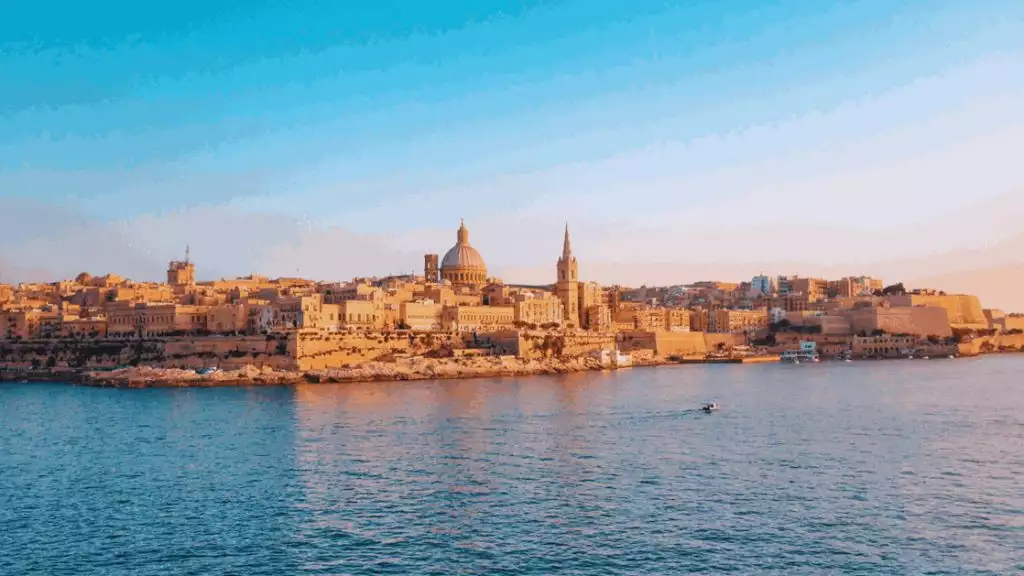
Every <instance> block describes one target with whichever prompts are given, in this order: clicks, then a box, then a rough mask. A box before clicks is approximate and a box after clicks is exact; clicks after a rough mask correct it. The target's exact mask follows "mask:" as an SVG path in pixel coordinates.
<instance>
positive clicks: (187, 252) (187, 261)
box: [185, 244, 189, 264]
mask: <svg viewBox="0 0 1024 576" xmlns="http://www.w3.org/2000/svg"><path fill="white" fill-rule="evenodd" d="M188 256H189V245H188V244H185V264H188V263H189V260H188Z"/></svg>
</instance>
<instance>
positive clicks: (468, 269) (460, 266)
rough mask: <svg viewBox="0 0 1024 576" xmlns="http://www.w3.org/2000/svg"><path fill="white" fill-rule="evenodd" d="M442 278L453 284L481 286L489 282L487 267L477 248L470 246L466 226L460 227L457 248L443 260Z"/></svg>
mask: <svg viewBox="0 0 1024 576" xmlns="http://www.w3.org/2000/svg"><path fill="white" fill-rule="evenodd" d="M441 278H443V279H445V280H450V281H451V282H452V283H453V284H481V283H483V282H485V281H486V280H487V265H486V264H484V259H483V257H482V256H480V253H479V252H477V251H476V248H473V247H472V246H470V245H469V231H468V230H466V225H465V224H462V225H460V226H459V231H458V234H457V241H456V243H455V246H452V248H451V250H449V251H448V252H447V253H445V255H444V258H443V259H442V260H441Z"/></svg>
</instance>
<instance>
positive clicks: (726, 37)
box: [0, 0, 1024, 282]
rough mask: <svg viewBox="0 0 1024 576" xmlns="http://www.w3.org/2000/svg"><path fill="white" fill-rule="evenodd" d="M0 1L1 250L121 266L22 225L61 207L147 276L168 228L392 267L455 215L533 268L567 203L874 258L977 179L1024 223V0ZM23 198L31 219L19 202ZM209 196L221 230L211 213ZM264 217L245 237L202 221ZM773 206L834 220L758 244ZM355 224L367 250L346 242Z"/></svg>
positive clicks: (653, 229)
mask: <svg viewBox="0 0 1024 576" xmlns="http://www.w3.org/2000/svg"><path fill="white" fill-rule="evenodd" d="M355 4H364V5H365V6H362V7H358V8H357V7H354V5H355ZM5 10H7V13H6V15H5V17H4V18H3V19H2V20H0V85H2V86H3V90H0V202H6V204H3V205H6V206H7V211H8V212H9V213H13V211H14V210H15V209H17V210H20V211H21V212H20V214H23V215H24V218H18V220H21V222H22V223H21V224H19V225H18V226H12V227H10V228H9V229H8V231H7V232H6V233H4V232H0V236H2V237H3V241H4V242H5V243H6V246H8V250H7V253H6V254H4V253H0V257H2V259H0V263H6V266H7V268H9V269H21V270H23V271H24V270H26V269H28V268H42V269H46V270H49V271H50V272H52V273H55V274H63V273H67V272H69V270H65V268H69V267H73V266H79V267H86V266H113V265H114V264H115V262H114V261H113V260H112V259H111V258H104V257H99V256H95V255H89V254H86V253H84V252H83V253H74V254H71V255H68V256H67V261H66V262H63V263H61V262H54V263H48V262H46V261H44V257H43V255H40V254H37V253H35V252H33V251H32V250H43V249H44V247H49V248H45V249H46V250H50V253H52V252H53V251H54V250H55V249H56V247H59V246H63V245H65V244H67V245H70V244H74V243H75V242H73V240H72V239H73V238H74V237H73V236H72V237H68V238H66V239H64V240H62V239H61V235H60V234H59V232H61V231H63V230H66V229H68V228H71V227H70V226H69V225H68V224H67V222H68V221H69V220H67V219H68V218H70V219H72V220H73V221H74V222H77V223H78V224H76V226H79V227H81V228H82V230H85V229H89V230H102V234H101V235H106V237H109V241H110V242H111V243H112V246H111V247H110V248H109V249H107V250H106V253H110V254H115V253H117V251H116V250H114V247H115V246H114V245H116V247H117V248H118V249H121V248H124V249H125V250H128V251H130V252H131V257H130V258H129V256H123V258H124V259H125V260H129V259H132V258H134V259H135V260H137V261H138V262H139V263H140V264H139V268H138V270H137V271H133V273H134V274H136V275H139V276H146V275H150V276H152V275H158V274H159V270H160V268H162V266H163V261H164V260H165V259H166V257H167V256H171V255H175V254H176V252H175V254H168V252H171V251H172V250H174V251H180V249H179V248H178V247H179V246H181V245H182V244H183V243H184V242H187V241H191V243H192V244H193V245H194V248H193V252H194V253H195V254H196V255H197V258H199V259H200V261H202V256H201V255H203V254H205V255H206V256H207V260H206V264H207V265H208V266H209V269H210V271H211V272H213V271H216V272H217V273H223V274H235V273H239V274H241V273H246V272H248V271H249V270H246V269H245V268H247V267H248V268H252V267H259V268H261V269H262V270H261V271H265V272H267V273H273V272H277V271H282V272H288V273H290V272H293V271H292V270H285V268H286V267H288V266H290V264H292V263H293V262H294V261H295V260H297V259H298V260H303V259H304V260H305V261H308V262H309V265H307V266H306V268H307V270H308V273H309V274H310V275H313V274H319V275H326V276H331V277H344V276H345V275H350V274H352V273H360V272H364V273H367V274H372V273H384V272H387V271H388V270H381V269H377V268H381V267H385V268H389V269H390V268H403V267H412V266H415V265H416V260H417V259H418V254H420V253H422V252H423V251H427V250H430V251H443V250H444V249H445V247H446V246H447V245H448V244H450V243H451V239H452V237H453V235H454V233H453V229H454V227H455V226H457V221H458V218H459V217H460V216H464V217H466V219H467V223H468V224H470V227H471V230H472V231H473V239H474V243H476V244H478V246H479V247H481V249H484V248H486V249H487V251H485V257H487V258H488V260H489V262H490V264H491V266H492V268H493V269H495V270H496V271H508V273H512V272H513V271H515V273H517V274H518V273H521V274H524V275H527V276H528V275H530V272H528V270H532V269H533V268H537V269H546V267H548V264H547V261H548V260H550V259H551V258H550V256H551V254H554V255H555V257H557V249H558V236H559V230H560V226H559V224H560V223H561V222H564V221H565V220H567V219H568V220H570V221H571V222H572V223H573V225H574V229H577V230H578V232H577V234H576V236H577V238H578V240H577V242H576V243H575V244H574V246H576V248H577V250H578V251H580V252H581V256H582V257H583V260H584V262H586V261H588V260H591V261H594V262H595V264H596V263H597V262H601V263H608V264H611V263H615V262H622V261H626V260H630V259H635V258H640V259H641V260H642V259H643V258H645V257H646V258H647V259H648V260H649V261H659V262H661V261H669V260H673V261H678V262H680V263H685V262H688V261H694V259H696V260H700V261H703V262H707V261H733V262H737V263H739V262H751V261H757V262H773V261H775V260H794V259H795V260H801V258H802V259H803V260H805V261H808V262H814V263H818V264H821V263H823V262H824V261H825V260H828V262H827V263H834V262H833V261H843V262H854V263H860V264H863V266H866V267H870V266H869V265H870V263H871V262H875V261H880V260H883V259H885V258H887V257H900V258H911V257H915V256H924V255H927V254H929V253H930V252H927V251H929V250H931V251H932V252H934V251H941V250H965V249H973V248H977V247H978V246H976V245H973V244H971V243H970V242H969V241H966V240H965V241H963V242H959V243H956V242H954V243H952V244H951V243H949V239H948V236H949V235H948V234H945V235H941V234H938V233H937V232H936V233H935V241H934V242H933V241H932V237H931V236H928V235H927V233H925V232H920V233H917V234H915V235H914V238H916V239H918V240H919V241H911V242H909V243H908V242H899V244H901V246H899V247H898V248H897V249H896V250H895V251H894V250H893V249H892V240H893V239H894V238H895V239H896V240H899V239H900V238H901V237H900V236H899V234H901V233H904V234H905V233H906V231H907V230H908V229H911V228H912V229H914V230H917V229H918V228H920V229H922V230H923V229H929V230H940V229H941V228H942V227H943V226H944V224H943V222H947V223H948V221H949V219H955V218H956V217H957V216H958V214H961V213H963V212H964V211H965V210H972V209H973V210H980V208H978V206H979V205H983V204H984V203H993V202H994V203H997V204H998V205H999V206H1000V207H1001V208H1000V210H999V211H998V212H999V213H1000V214H1002V215H1004V216H1005V218H1007V219H1006V220H1005V221H1004V222H1002V223H997V225H995V226H992V225H988V226H978V229H977V231H976V232H977V234H972V235H968V236H974V237H975V244H978V243H982V244H984V245H994V244H999V243H1000V242H1005V241H1007V239H1008V238H1010V239H1012V238H1013V237H1014V235H1015V234H1019V233H1021V232H1022V230H1021V229H1020V228H1015V224H1014V222H1015V221H1014V220H1013V219H1011V218H1009V216H1006V215H1018V214H1021V212H1019V210H1020V209H1021V201H1020V197H1021V193H1020V191H1021V190H1024V188H1022V183H1021V182H1020V171H1019V169H1016V168H1014V161H1013V158H1012V157H1011V155H1010V154H1008V153H1007V150H1008V149H1012V148H1013V147H1014V146H1018V145H1019V144H1020V143H1021V142H1022V141H1024V140H1022V138H1024V117H1022V115H1021V106H1020V104H1019V102H1020V101H1021V100H1020V98H1021V97H1022V96H1024V24H1022V22H1024V4H1021V3H1020V2H1015V1H1010V0H988V1H985V2H963V1H957V2H953V1H943V0H931V1H897V0H877V1H876V0H863V1H857V2H854V1H850V2H825V1H821V0H817V1H810V0H806V1H796V0H793V1H782V0H779V1H774V2H769V1H760V2H756V1H747V2H741V1H738V0H737V1H730V2H720V1H699V0H691V1H675V2H673V1H664V0H662V1H657V2H655V1H643V0H636V1H631V2H621V1H602V0H586V1H571V0H565V1H540V0H538V1H532V2H499V1H497V0H474V1H460V2H442V1H437V2H417V1H405V2H399V1H391V2H384V1H377V2H373V3H369V2H367V3H355V2H314V1H308V2H297V3H293V4H292V5H289V4H286V3H280V2H255V1H248V2H224V1H221V2H190V1H183V2H176V3H166V4H164V5H162V6H161V5H157V6H145V5H142V4H139V3H137V2H134V3H128V2H103V1H99V2H93V3H88V4H82V3H78V2H35V3H18V5H17V6H15V7H14V8H13V12H12V11H11V10H12V9H11V8H5ZM950 159H956V161H952V162H951V161H950ZM965 189H967V193H965ZM830 191H837V192H836V193H834V194H832V193H830ZM851 199H852V200H851ZM858 200H859V201H858ZM880 205H886V206H889V207H891V208H892V209H891V210H886V211H879V210H877V207H878V206H880ZM745 206H746V207H749V209H746V210H743V209H742V208H743V207H745ZM58 207H59V208H60V209H59V210H58ZM206 213H213V214H215V215H216V216H204V215H203V214H206ZM40 218H41V219H43V220H39V221H45V222H48V223H49V225H48V226H33V225H30V224H28V223H29V222H33V221H36V220H34V219H40ZM204 218H209V219H210V220H211V221H212V222H236V226H237V228H233V229H230V230H229V229H224V230H220V231H219V232H218V234H219V235H217V234H211V233H210V232H209V226H206V225H204V226H205V228H204V227H202V226H201V225H200V223H201V222H206V221H207V220H205V219H204ZM944 219H945V220H944ZM143 223H145V225H144V226H143ZM256 223H258V224H259V226H260V228H259V230H261V231H263V232H261V233H262V234H263V235H264V236H266V238H263V239H261V240H260V241H259V242H256V244H259V246H260V248H259V249H258V250H257V249H255V248H251V247H250V248H248V249H247V250H246V251H244V253H243V252H239V251H237V250H236V251H234V252H232V251H231V250H228V249H226V248H224V247H223V246H219V244H222V243H224V242H227V241H229V240H225V238H227V239H231V238H238V237H239V235H240V234H251V233H252V230H253V227H254V226H255V225H256ZM683 224H685V226H683ZM765 226H768V227H769V228H771V230H769V231H768V232H767V233H769V234H771V233H788V231H790V230H793V229H794V228H796V227H801V226H803V227H806V228H807V230H814V229H823V230H831V231H836V230H843V231H846V232H847V235H846V237H847V238H854V239H855V240H853V241H850V242H847V244H843V245H839V246H836V247H834V248H830V249H829V250H826V249H824V248H822V247H821V246H820V245H819V246H815V247H813V249H810V250H804V251H802V252H801V251H800V250H796V251H793V252H796V255H794V254H787V253H784V252H786V250H785V248H784V247H782V246H777V247H776V248H775V249H774V251H767V250H764V243H763V242H758V241H757V238H761V237H763V235H764V234H765V231H764V230H761V227H765ZM914 227H917V228H914ZM680 228H686V229H689V230H691V234H692V235H691V236H687V235H686V234H684V233H683V232H680ZM15 229H16V230H15ZM158 230H159V231H160V233H159V236H157V233H156V232H155V231H158ZM524 230H526V231H529V234H526V235H527V236H530V238H528V239H526V240H525V241H524V242H522V243H520V245H518V246H517V245H516V244H515V243H510V242H508V235H509V234H515V233H519V234H522V232H523V231H524ZM704 230H716V231H724V232H728V233H729V234H728V235H729V237H730V238H731V240H729V241H725V242H716V243H715V245H714V246H712V247H704V248H705V249H704V250H703V252H702V251H697V250H688V251H680V250H675V251H672V250H661V251H660V252H658V251H655V252H657V253H652V251H650V250H644V249H643V247H644V246H649V245H650V244H657V245H659V246H665V245H677V244H687V245H692V243H693V242H694V241H695V239H697V238H699V237H700V236H699V234H698V232H701V231H704ZM44 231H45V232H44ZM773 231H774V232H773ZM901 231H902V232H901ZM83 234H84V232H83ZM783 235H784V234H783ZM859 235H870V236H871V237H872V238H875V239H876V240H877V241H864V240H862V239H860V236H859ZM314 236H315V237H316V238H318V240H316V241H312V240H311V238H312V237H314ZM780 237H781V236H780ZM797 237H798V236H797ZM328 238H335V239H337V238H342V239H343V240H328ZM356 238H358V239H359V240H358V241H359V242H364V243H367V245H372V246H375V247H376V251H372V250H371V251H369V252H368V253H372V254H374V255H375V258H376V260H369V261H368V260H360V259H358V258H355V259H353V258H350V257H349V256H347V254H349V253H350V252H351V250H350V249H349V247H350V246H351V245H352V244H351V243H352V242H354V241H355V240H354V239H356ZM878 239H880V240H878ZM331 242H337V244H336V246H335V245H333V244H331ZM936 242H938V244H936ZM249 244H252V242H250V243H249ZM549 244H551V245H552V247H551V249H550V250H547V251H545V250H546V249H547V248H548V245H549ZM328 246H335V248H334V249H328V248H327V247H328ZM30 248H31V249H30ZM79 250H84V249H79ZM295 250H302V251H303V252H302V253H301V257H300V256H299V255H298V254H297V253H295ZM363 252H367V251H366V250H363ZM548 252H551V254H548ZM214 255H217V256H216V257H215V256H214ZM798 256H799V257H798ZM49 258H51V259H53V257H52V256H51V257H49ZM324 258H327V259H328V260H329V262H327V263H320V262H321V261H322V260H323V259H324ZM381 263H386V264H381ZM364 268H365V269H364ZM93 271H94V272H96V271H97V270H93ZM786 272H789V271H788V270H787V271H786ZM8 275H10V273H8ZM201 275H202V274H201ZM627 276H628V275H627ZM635 280H636V281H637V282H639V281H641V280H642V279H641V278H636V279H635ZM680 280H692V278H682V279H680Z"/></svg>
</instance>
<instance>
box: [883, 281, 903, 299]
mask: <svg viewBox="0 0 1024 576" xmlns="http://www.w3.org/2000/svg"><path fill="white" fill-rule="evenodd" d="M906 293H907V289H906V288H904V287H903V282H898V283H896V284H892V285H890V286H886V287H885V288H883V289H882V296H903V295H905V294H906Z"/></svg>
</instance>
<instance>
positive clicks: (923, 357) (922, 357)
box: [921, 356, 929, 360]
mask: <svg viewBox="0 0 1024 576" xmlns="http://www.w3.org/2000/svg"><path fill="white" fill-rule="evenodd" d="M921 360H929V358H928V357H927V356H921Z"/></svg>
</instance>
